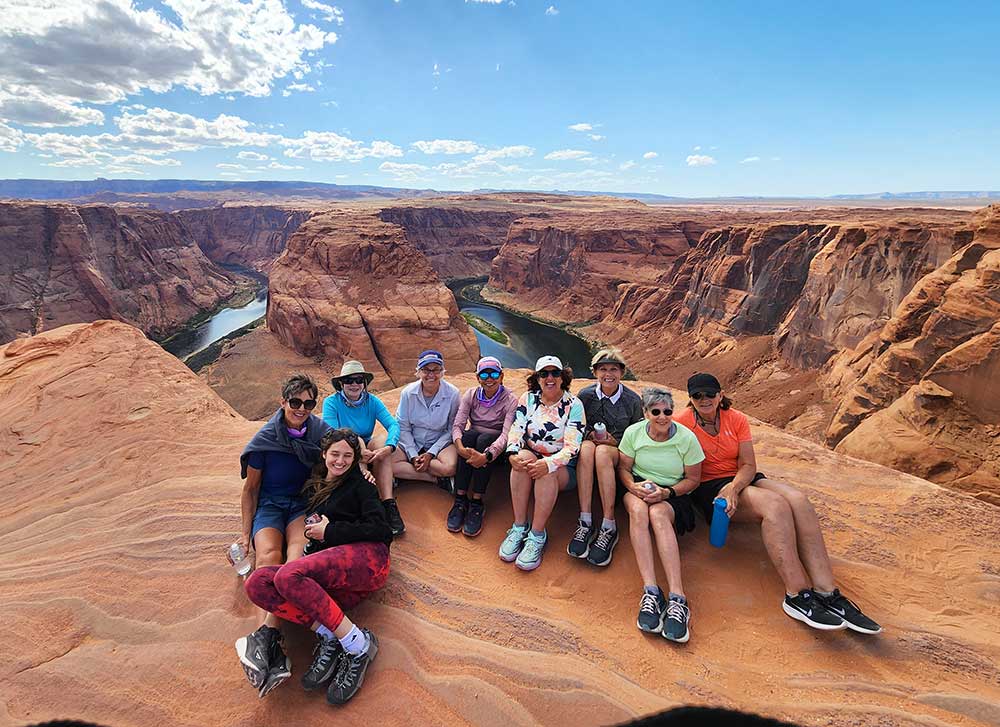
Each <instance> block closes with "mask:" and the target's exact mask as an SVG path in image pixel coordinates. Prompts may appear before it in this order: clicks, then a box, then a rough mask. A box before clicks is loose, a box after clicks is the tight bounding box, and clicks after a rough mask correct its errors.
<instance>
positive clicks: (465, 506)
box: [448, 495, 469, 533]
mask: <svg viewBox="0 0 1000 727" xmlns="http://www.w3.org/2000/svg"><path fill="white" fill-rule="evenodd" d="M468 510H469V501H468V500H466V499H465V495H455V504H454V505H452V506H451V510H449V511H448V532H450V533H457V532H458V531H459V530H461V529H462V526H463V525H464V524H465V513H466V512H468Z"/></svg>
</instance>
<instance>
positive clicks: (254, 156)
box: [236, 151, 271, 162]
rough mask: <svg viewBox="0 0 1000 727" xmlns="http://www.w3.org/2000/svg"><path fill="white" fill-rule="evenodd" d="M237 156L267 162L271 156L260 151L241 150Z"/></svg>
mask: <svg viewBox="0 0 1000 727" xmlns="http://www.w3.org/2000/svg"><path fill="white" fill-rule="evenodd" d="M236 158H237V159H249V160H250V161H254V162H266V161H267V160H268V159H270V158H271V157H269V156H268V155H267V154H261V153H260V152H256V151H241V152H240V153H239V154H237V155H236Z"/></svg>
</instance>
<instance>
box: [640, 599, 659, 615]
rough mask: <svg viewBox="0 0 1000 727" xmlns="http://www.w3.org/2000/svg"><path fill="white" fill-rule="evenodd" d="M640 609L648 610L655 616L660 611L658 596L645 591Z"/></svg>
mask: <svg viewBox="0 0 1000 727" xmlns="http://www.w3.org/2000/svg"><path fill="white" fill-rule="evenodd" d="M639 611H640V612H642V611H647V612H649V613H651V614H653V615H654V616H655V615H658V614H659V613H660V604H658V603H657V602H656V596H654V595H653V594H652V593H643V594H642V601H640V602H639Z"/></svg>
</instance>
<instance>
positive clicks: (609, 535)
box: [587, 528, 618, 566]
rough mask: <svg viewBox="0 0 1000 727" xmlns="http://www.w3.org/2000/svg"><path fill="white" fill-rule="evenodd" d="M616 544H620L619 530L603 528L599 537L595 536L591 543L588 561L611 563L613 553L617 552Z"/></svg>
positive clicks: (596, 563) (594, 563)
mask: <svg viewBox="0 0 1000 727" xmlns="http://www.w3.org/2000/svg"><path fill="white" fill-rule="evenodd" d="M616 545H618V531H617V530H605V529H604V528H601V531H600V532H599V533H598V534H597V537H596V538H594V542H593V543H591V544H590V552H589V553H588V554H587V562H588V563H590V564H591V565H601V566H604V565H608V564H610V563H611V555H612V553H614V552H615V546H616Z"/></svg>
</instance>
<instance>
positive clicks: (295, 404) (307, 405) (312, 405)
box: [288, 397, 316, 411]
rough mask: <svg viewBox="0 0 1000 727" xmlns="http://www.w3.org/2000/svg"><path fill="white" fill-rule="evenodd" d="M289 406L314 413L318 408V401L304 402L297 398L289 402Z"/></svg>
mask: <svg viewBox="0 0 1000 727" xmlns="http://www.w3.org/2000/svg"><path fill="white" fill-rule="evenodd" d="M288 406H290V407H291V408H292V409H302V408H305V410H306V411H312V410H313V409H315V408H316V400H315V399H306V400H304V401H303V400H302V399H300V398H298V397H295V398H294V399H289V400H288Z"/></svg>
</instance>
